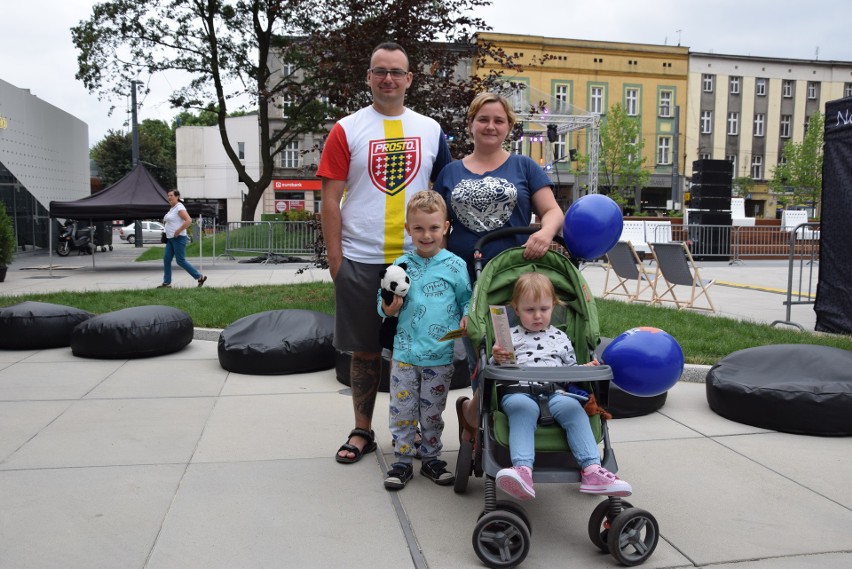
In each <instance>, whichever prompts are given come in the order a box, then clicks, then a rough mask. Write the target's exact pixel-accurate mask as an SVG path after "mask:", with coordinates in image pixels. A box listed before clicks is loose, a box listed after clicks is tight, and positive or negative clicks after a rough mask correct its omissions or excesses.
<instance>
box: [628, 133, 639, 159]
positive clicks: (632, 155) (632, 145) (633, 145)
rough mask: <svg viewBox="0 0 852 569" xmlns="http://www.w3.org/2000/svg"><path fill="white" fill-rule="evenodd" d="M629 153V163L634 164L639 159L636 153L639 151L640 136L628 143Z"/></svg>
mask: <svg viewBox="0 0 852 569" xmlns="http://www.w3.org/2000/svg"><path fill="white" fill-rule="evenodd" d="M627 146H628V151H627V161H628V162H633V161H634V160H636V159H637V155H636V151H637V150H638V149H639V135H638V134H637V135H636V136H634V137H633V140H631V141H629V142H628V143H627Z"/></svg>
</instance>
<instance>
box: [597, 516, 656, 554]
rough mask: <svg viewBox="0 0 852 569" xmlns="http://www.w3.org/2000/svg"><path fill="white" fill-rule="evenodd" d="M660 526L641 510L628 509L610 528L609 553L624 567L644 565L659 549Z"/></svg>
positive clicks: (654, 519) (617, 517)
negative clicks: (655, 550)
mask: <svg viewBox="0 0 852 569" xmlns="http://www.w3.org/2000/svg"><path fill="white" fill-rule="evenodd" d="M659 539H660V526H659V525H658V524H657V520H656V518H654V516H652V515H651V514H650V513H649V512H646V511H645V510H642V509H640V508H628V509H626V510H624V511H623V512H621V513H620V514H619V515H618V516H616V518H615V521H613V522H612V526H611V527H610V528H609V539H608V540H607V541H608V542H609V552H610V553H611V554H612V556H613V557H615V558H616V559H617V560H618V562H619V563H621V564H622V565H627V566H628V567H632V566H634V565H639V564H641V563H644V562H645V560H646V559H648V558H649V557H650V556H651V554H652V553H654V549H656V548H657V542H658V541H659Z"/></svg>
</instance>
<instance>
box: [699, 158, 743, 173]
mask: <svg viewBox="0 0 852 569" xmlns="http://www.w3.org/2000/svg"><path fill="white" fill-rule="evenodd" d="M700 172H721V173H723V174H728V175H729V176H733V175H734V164H733V163H732V162H728V161H727V160H709V159H705V160H695V161H694V162H693V163H692V173H693V174H697V173H700Z"/></svg>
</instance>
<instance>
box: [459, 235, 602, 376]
mask: <svg viewBox="0 0 852 569" xmlns="http://www.w3.org/2000/svg"><path fill="white" fill-rule="evenodd" d="M530 271H536V272H539V273H542V274H544V275H546V276H547V277H548V278H549V279H550V281H551V282H552V283H553V286H554V287H555V288H556V294H557V296H559V298H560V299H561V300H562V301H563V302H564V303H565V304H566V305H567V311H566V312H567V314H566V317H565V318H564V319H563V320H562V321H561V322H557V321H554V322H553V325H554V326H556V327H557V328H559V329H561V330H562V331H563V332H565V333H566V334H568V336H569V337H570V338H571V340H572V341H573V342H574V349H575V351H576V352H577V362H578V363H585V362H587V361H589V355H590V354H591V353H592V352H594V350H595V348H596V347H597V345H598V342H599V341H600V325H599V322H598V311H597V307H596V306H595V301H594V298H593V297H592V294H591V292H590V291H589V285H588V284H586V280H585V279H584V278H583V275H581V274H580V271H579V270H578V269H577V267H575V266H574V265H573V264H572V263H571V261H570V259H568V257H565V256H564V255H560V254H559V253H557V252H555V251H548V252H547V254H546V255H545V256H544V257H542V258H540V259H536V260H534V261H529V260H527V259H524V248H523V247H514V248H512V249H507V250H505V251H503V252H502V253H500V254H499V255H497V256H496V257H494V258H493V259H491V260H490V261H489V262H488V264H487V265H485V268H484V269H483V270H482V273H481V274H480V275H479V278H477V280H476V285H475V287H474V290H473V296H472V297H471V300H470V308H469V310H468V324H467V335H468V337H469V338H470V340H471V342H472V343H473V346H474V348H475V349H476V350H477V351H478V349H479V346H480V344H481V343H482V341H483V340H485V341H486V349H487V351H488V352H489V353H490V351H491V346H492V345H493V344H494V331H493V330H492V329H491V317H490V315H489V312H488V306H489V305H492V304H493V305H508V304H509V303H510V302H511V300H512V291H513V290H514V287H515V281H516V280H518V277H519V276H521V275H522V274H524V273H527V272H530Z"/></svg>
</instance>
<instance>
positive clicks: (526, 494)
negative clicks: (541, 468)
mask: <svg viewBox="0 0 852 569" xmlns="http://www.w3.org/2000/svg"><path fill="white" fill-rule="evenodd" d="M495 481H496V482H497V487H498V488H500V490H502V491H503V492H505V493H506V494H508V495H509V496H511V497H513V498H517V499H518V500H523V501H527V500H532V499H533V498H535V490H534V489H533V479H532V469H531V468H530V467H529V466H513V467H512V468H504V469H503V470H501V471H499V472H498V473H497V476H496V477H495Z"/></svg>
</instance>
